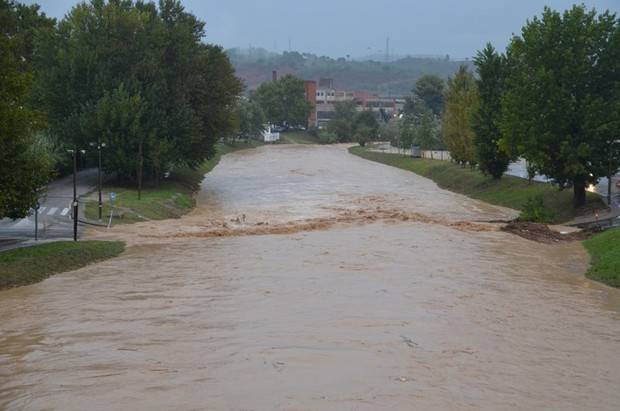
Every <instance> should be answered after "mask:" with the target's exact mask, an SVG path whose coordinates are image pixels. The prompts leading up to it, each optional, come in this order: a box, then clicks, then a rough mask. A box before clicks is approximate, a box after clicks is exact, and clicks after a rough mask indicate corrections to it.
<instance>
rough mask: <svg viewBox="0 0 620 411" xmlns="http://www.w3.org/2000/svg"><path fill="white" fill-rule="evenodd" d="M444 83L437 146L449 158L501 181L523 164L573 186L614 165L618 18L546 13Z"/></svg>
mask: <svg viewBox="0 0 620 411" xmlns="http://www.w3.org/2000/svg"><path fill="white" fill-rule="evenodd" d="M474 63H475V67H476V74H477V77H474V75H473V74H472V73H470V72H469V71H468V70H467V69H466V68H461V69H460V70H459V72H458V73H457V74H456V75H455V76H454V78H452V79H451V80H450V81H449V83H448V88H447V90H446V94H445V96H446V109H445V113H444V116H443V122H442V124H443V127H442V129H443V138H444V141H445V143H446V145H447V147H448V148H449V150H450V151H451V154H452V157H453V158H454V159H455V160H456V161H459V162H462V163H469V164H478V166H479V168H480V170H481V171H482V172H484V173H485V174H488V175H491V176H493V177H494V178H500V177H501V176H502V175H503V173H504V172H505V171H506V169H507V167H508V164H509V162H510V161H511V160H513V159H516V158H519V157H522V158H525V159H526V160H527V162H528V164H530V172H534V171H536V172H539V173H542V174H545V175H546V176H548V177H550V178H552V179H553V180H554V181H555V182H556V183H557V184H558V185H559V187H560V188H561V189H564V188H569V187H572V188H573V190H574V200H575V201H574V202H575V205H576V206H581V205H583V204H585V201H586V196H585V190H586V186H587V185H589V184H592V183H595V182H597V181H598V179H599V178H601V177H603V176H610V175H613V174H615V173H616V172H617V170H618V168H619V167H620V141H618V140H620V20H619V19H618V18H617V16H616V15H614V14H612V13H609V12H604V13H601V14H597V13H596V12H595V11H594V10H591V11H589V10H587V9H586V8H585V6H575V7H573V8H572V9H570V10H568V11H566V12H564V13H562V14H561V13H559V12H556V11H553V10H551V9H549V8H546V9H545V10H544V12H543V14H542V16H541V17H535V18H533V19H532V20H531V21H528V22H527V23H526V25H525V26H524V27H523V29H522V32H521V36H514V37H513V38H512V40H511V42H510V44H509V46H508V48H507V50H506V53H504V54H500V53H499V52H497V51H496V50H495V49H494V48H493V47H492V46H491V45H490V44H489V45H487V46H486V47H485V48H484V49H483V50H482V51H480V52H479V53H478V54H477V56H476V58H475V60H474Z"/></svg>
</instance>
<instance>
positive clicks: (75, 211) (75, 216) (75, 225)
mask: <svg viewBox="0 0 620 411" xmlns="http://www.w3.org/2000/svg"><path fill="white" fill-rule="evenodd" d="M78 151H79V152H80V153H82V154H85V153H86V150H78V148H77V147H75V148H74V149H73V150H67V152H69V153H71V154H73V241H77V229H78V201H77V153H78Z"/></svg>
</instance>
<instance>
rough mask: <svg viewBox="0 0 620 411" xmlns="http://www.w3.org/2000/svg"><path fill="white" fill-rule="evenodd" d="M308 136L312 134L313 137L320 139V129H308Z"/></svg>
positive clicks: (313, 127) (311, 127)
mask: <svg viewBox="0 0 620 411" xmlns="http://www.w3.org/2000/svg"><path fill="white" fill-rule="evenodd" d="M308 134H310V135H311V136H312V137H318V136H319V128H318V127H316V126H310V127H308Z"/></svg>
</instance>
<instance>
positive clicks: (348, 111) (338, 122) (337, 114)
mask: <svg viewBox="0 0 620 411" xmlns="http://www.w3.org/2000/svg"><path fill="white" fill-rule="evenodd" d="M356 115H357V106H356V104H355V101H338V102H336V103H335V104H334V116H333V118H332V119H331V120H330V121H329V123H327V129H328V130H329V132H330V133H333V134H335V135H336V136H337V138H338V141H339V142H345V141H351V139H352V137H353V134H354V122H355V116H356Z"/></svg>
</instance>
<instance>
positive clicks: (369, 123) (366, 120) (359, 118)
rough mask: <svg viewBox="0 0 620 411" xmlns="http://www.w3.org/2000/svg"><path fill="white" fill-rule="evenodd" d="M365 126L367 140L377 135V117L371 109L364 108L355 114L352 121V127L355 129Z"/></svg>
mask: <svg viewBox="0 0 620 411" xmlns="http://www.w3.org/2000/svg"><path fill="white" fill-rule="evenodd" d="M361 127H365V128H366V129H367V130H368V132H367V133H366V134H364V135H366V136H368V140H372V139H374V138H375V137H376V136H377V133H378V132H379V122H378V121H377V117H376V116H375V113H374V112H372V111H371V110H364V111H360V112H359V113H357V115H356V116H355V122H354V123H353V128H354V129H355V131H356V134H357V129H359V128H361Z"/></svg>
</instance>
